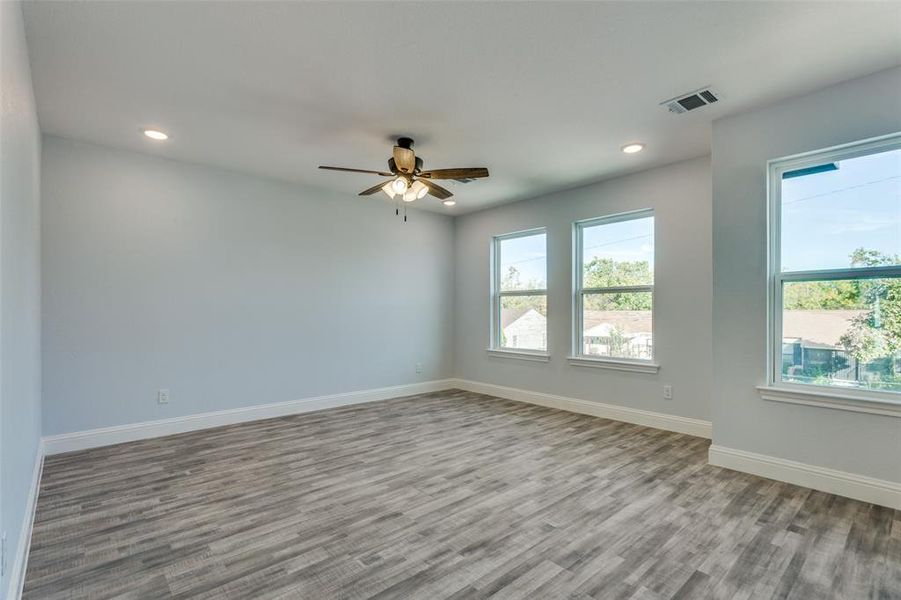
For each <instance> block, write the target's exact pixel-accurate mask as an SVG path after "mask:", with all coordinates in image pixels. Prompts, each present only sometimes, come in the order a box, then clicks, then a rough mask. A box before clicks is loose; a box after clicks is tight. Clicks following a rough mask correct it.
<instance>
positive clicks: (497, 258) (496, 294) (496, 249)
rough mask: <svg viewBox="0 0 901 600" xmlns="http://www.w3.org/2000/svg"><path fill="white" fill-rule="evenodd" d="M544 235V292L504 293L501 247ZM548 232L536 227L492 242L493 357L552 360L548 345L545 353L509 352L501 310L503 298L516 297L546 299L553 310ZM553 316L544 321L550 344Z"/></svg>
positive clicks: (491, 345)
mask: <svg viewBox="0 0 901 600" xmlns="http://www.w3.org/2000/svg"><path fill="white" fill-rule="evenodd" d="M542 234H544V276H545V288H544V289H529V290H510V291H502V290H501V243H503V242H504V241H507V240H513V239H517V238H523V237H530V236H535V235H542ZM547 247H548V243H547V228H546V227H535V228H532V229H524V230H522V231H514V232H512V233H504V234H501V235H495V236H492V238H491V318H490V334H489V340H488V353H489V354H491V355H493V356H499V357H509V358H522V359H526V360H534V361H540V362H547V361H548V360H550V348H549V347H548V345H547V344H545V349H544V350H532V349H527V348H510V347H508V346H502V345H501V343H500V342H501V340H502V339H503V336H502V332H501V324H502V323H501V306H502V301H503V298H505V297H516V296H544V297H545V302H546V303H547V306H548V307H550V296H549V294H548V288H547V286H548V281H547V279H548V270H547V265H548V254H547ZM549 317H550V315H548V316H546V317H545V336H546V340H547V341H548V342H549V341H550V318H549Z"/></svg>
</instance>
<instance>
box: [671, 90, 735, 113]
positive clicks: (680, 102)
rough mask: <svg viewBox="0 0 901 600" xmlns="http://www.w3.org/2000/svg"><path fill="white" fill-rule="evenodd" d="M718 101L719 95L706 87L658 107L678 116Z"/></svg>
mask: <svg viewBox="0 0 901 600" xmlns="http://www.w3.org/2000/svg"><path fill="white" fill-rule="evenodd" d="M719 100H720V95H719V94H718V93H716V92H714V91H713V90H712V89H710V87H709V86H708V87H702V88H700V89H697V90H694V91H693V92H688V93H685V94H679V95H678V96H676V97H675V98H670V99H669V100H664V101H663V102H661V103H660V106H663V107H666V109H667V110H668V111H670V112H671V113H675V114H677V115H680V114H682V113H684V112H688V111H690V110H695V109H696V108H701V107H702V106H707V105H708V104H713V103H714V102H719Z"/></svg>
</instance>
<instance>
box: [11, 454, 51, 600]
mask: <svg viewBox="0 0 901 600" xmlns="http://www.w3.org/2000/svg"><path fill="white" fill-rule="evenodd" d="M43 470H44V446H43V442H42V441H40V440H39V441H38V449H37V455H36V456H35V457H34V471H33V472H32V474H31V488H30V489H29V490H28V499H27V500H26V504H25V514H24V516H23V517H22V528H21V529H20V530H19V540H18V544H17V545H16V548H15V551H16V554H15V556H14V557H13V561H12V567H11V568H10V570H9V581H8V582H7V588H6V594H5V595H4V596H3V597H4V598H8V599H9V600H19V599H20V598H21V597H22V588H23V587H24V586H25V569H26V568H27V567H28V551H29V550H30V549H31V528H32V526H33V525H34V512H35V509H36V508H37V505H38V491H39V490H40V489H41V473H42V472H43Z"/></svg>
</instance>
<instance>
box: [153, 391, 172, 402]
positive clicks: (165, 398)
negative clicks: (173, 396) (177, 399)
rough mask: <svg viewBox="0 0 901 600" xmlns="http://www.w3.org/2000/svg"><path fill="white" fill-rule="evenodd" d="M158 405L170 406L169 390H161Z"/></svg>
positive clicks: (157, 397)
mask: <svg viewBox="0 0 901 600" xmlns="http://www.w3.org/2000/svg"><path fill="white" fill-rule="evenodd" d="M156 402H157V404H169V390H160V391H158V392H157V393H156Z"/></svg>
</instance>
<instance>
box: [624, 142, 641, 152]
mask: <svg viewBox="0 0 901 600" xmlns="http://www.w3.org/2000/svg"><path fill="white" fill-rule="evenodd" d="M642 150H644V144H626V145H625V146H623V147H622V151H623V152H625V153H626V154H635V153H636V152H641V151H642Z"/></svg>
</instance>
